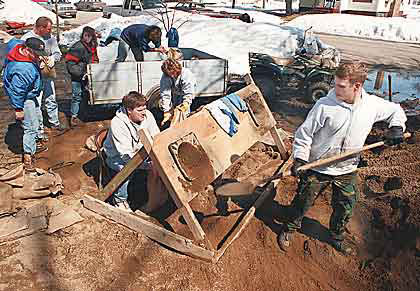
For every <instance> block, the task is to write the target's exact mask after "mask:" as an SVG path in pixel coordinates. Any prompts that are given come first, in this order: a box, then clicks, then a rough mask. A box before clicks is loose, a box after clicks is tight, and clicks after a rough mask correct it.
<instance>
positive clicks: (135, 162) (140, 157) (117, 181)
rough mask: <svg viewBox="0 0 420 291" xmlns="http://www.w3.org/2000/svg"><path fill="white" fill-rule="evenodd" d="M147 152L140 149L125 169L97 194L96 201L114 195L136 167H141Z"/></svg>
mask: <svg viewBox="0 0 420 291" xmlns="http://www.w3.org/2000/svg"><path fill="white" fill-rule="evenodd" d="M147 156H148V155H147V152H146V149H145V148H144V147H142V148H141V149H140V150H139V151H138V152H137V153H136V154H135V155H134V157H133V158H132V159H131V160H129V161H128V163H127V165H125V167H124V168H123V169H122V170H121V171H120V172H118V173H117V174H116V175H115V176H114V178H112V180H111V181H110V182H109V183H108V184H107V185H106V186H105V188H104V189H103V190H102V191H101V192H99V194H98V197H97V198H98V199H99V200H102V201H105V200H106V199H107V198H108V197H109V196H111V195H112V193H114V191H115V190H117V189H118V187H119V186H120V185H121V184H122V183H123V182H124V181H125V180H127V178H128V177H129V176H130V175H131V173H133V171H134V170H135V169H137V167H138V166H139V165H141V163H143V161H144V160H145V159H146V158H147Z"/></svg>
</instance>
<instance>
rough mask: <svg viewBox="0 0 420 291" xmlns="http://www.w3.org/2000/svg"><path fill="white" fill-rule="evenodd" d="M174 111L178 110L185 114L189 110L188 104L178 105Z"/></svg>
mask: <svg viewBox="0 0 420 291" xmlns="http://www.w3.org/2000/svg"><path fill="white" fill-rule="evenodd" d="M176 109H178V110H179V111H181V112H184V113H185V112H187V111H188V110H189V109H190V104H189V103H188V102H187V101H184V102H182V103H181V104H179V105H178V106H177V107H176Z"/></svg>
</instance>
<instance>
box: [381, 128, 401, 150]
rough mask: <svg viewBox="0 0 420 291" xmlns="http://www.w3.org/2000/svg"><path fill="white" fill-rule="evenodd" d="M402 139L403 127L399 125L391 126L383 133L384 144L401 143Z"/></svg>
mask: <svg viewBox="0 0 420 291" xmlns="http://www.w3.org/2000/svg"><path fill="white" fill-rule="evenodd" d="M403 140H404V134H403V128H402V127H401V126H391V127H390V128H389V129H388V132H387V133H386V134H385V140H384V142H385V144H386V145H389V146H393V145H397V144H400V143H402V141H403Z"/></svg>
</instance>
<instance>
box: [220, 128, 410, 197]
mask: <svg viewBox="0 0 420 291" xmlns="http://www.w3.org/2000/svg"><path fill="white" fill-rule="evenodd" d="M410 137H411V134H410V133H408V132H407V133H404V138H405V139H407V138H410ZM384 144H385V143H384V142H383V141H379V142H376V143H373V144H370V145H367V146H364V147H362V148H361V149H359V150H353V151H348V152H346V153H344V154H339V155H335V156H332V157H329V158H326V159H320V160H317V161H314V162H312V163H309V164H306V165H304V166H301V167H299V168H298V169H297V170H298V171H306V170H310V169H313V168H316V167H321V166H325V165H329V164H332V163H336V162H339V161H342V160H345V159H347V158H350V157H352V156H354V155H357V154H359V153H361V152H363V151H366V150H370V149H373V148H377V147H381V146H383V145H384ZM291 175H292V173H291V171H290V170H287V171H284V172H282V173H279V174H277V175H274V176H271V177H270V178H266V179H262V180H260V181H258V182H257V183H250V182H232V183H227V184H224V185H222V186H220V187H219V188H217V189H216V195H219V196H244V195H250V194H253V193H254V192H255V188H256V187H257V186H259V185H261V184H266V183H270V182H272V181H274V180H277V179H280V178H283V177H287V176H291Z"/></svg>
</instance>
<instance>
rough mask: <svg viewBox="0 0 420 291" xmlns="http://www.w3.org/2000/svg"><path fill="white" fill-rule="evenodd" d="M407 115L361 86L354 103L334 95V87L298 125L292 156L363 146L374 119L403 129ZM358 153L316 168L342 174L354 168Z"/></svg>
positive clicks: (308, 156) (313, 156)
mask: <svg viewBox="0 0 420 291" xmlns="http://www.w3.org/2000/svg"><path fill="white" fill-rule="evenodd" d="M406 120H407V117H406V116H405V113H404V111H403V110H402V108H401V106H400V105H399V104H396V103H392V102H388V101H386V100H384V99H382V98H379V97H376V96H373V95H369V94H367V93H366V92H365V91H364V90H362V97H361V100H359V101H358V102H357V103H356V104H348V103H345V102H343V101H340V100H338V99H337V98H336V95H335V89H333V90H331V91H330V92H329V93H328V95H327V96H326V97H324V98H321V99H320V100H319V101H318V102H317V103H316V104H315V106H314V107H313V108H312V110H311V111H310V112H309V114H308V116H307V117H306V120H305V121H304V122H303V124H302V125H301V126H300V127H299V128H298V130H297V131H296V134H295V141H294V144H293V152H294V154H293V156H294V158H295V159H296V158H300V159H302V160H305V161H309V162H312V161H315V160H318V159H324V158H328V157H331V156H333V155H337V154H341V153H345V152H347V151H351V150H359V149H361V148H362V147H363V145H364V143H365V141H366V138H367V136H368V135H369V132H370V131H371V129H372V126H373V124H374V123H375V122H378V121H386V122H387V123H388V125H389V127H391V126H401V127H402V128H403V129H404V130H405V122H406ZM358 163H359V156H358V155H357V156H356V157H353V158H349V159H346V160H344V161H342V162H339V163H334V164H331V165H328V166H324V167H319V168H315V169H314V171H316V172H319V173H323V174H327V175H333V176H337V175H343V174H347V173H351V172H354V171H356V169H357V165H358Z"/></svg>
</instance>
